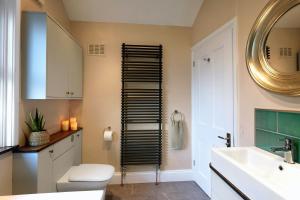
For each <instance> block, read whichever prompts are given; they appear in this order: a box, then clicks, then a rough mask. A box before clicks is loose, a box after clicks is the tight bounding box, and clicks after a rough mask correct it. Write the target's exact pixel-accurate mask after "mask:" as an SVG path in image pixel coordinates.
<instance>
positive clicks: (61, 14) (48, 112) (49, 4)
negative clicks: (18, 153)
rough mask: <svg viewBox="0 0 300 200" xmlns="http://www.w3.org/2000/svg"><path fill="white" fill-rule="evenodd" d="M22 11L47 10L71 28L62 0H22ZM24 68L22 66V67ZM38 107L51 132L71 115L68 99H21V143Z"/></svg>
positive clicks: (64, 25) (63, 24)
mask: <svg viewBox="0 0 300 200" xmlns="http://www.w3.org/2000/svg"><path fill="white" fill-rule="evenodd" d="M21 10H22V11H38V12H47V13H48V14H49V15H50V16H52V17H54V18H55V19H56V20H57V21H58V22H59V23H60V24H61V25H62V26H63V27H64V28H65V29H67V30H70V21H69V19H68V17H67V14H66V12H65V8H64V5H63V3H62V1H61V0H46V1H45V5H44V6H42V7H41V6H40V5H38V4H37V3H36V1H35V0H22V1H21ZM21 70H22V67H21ZM35 108H38V109H39V110H40V112H42V113H43V114H44V116H45V118H46V129H47V130H48V131H49V132H50V133H53V132H57V131H58V130H59V129H60V121H61V120H62V119H65V118H68V117H69V101H67V100H34V101H32V100H23V99H20V128H21V130H20V137H19V143H20V145H23V144H24V143H25V137H24V134H25V133H26V132H27V128H26V126H25V124H24V121H25V119H26V116H27V114H28V113H29V112H32V111H35Z"/></svg>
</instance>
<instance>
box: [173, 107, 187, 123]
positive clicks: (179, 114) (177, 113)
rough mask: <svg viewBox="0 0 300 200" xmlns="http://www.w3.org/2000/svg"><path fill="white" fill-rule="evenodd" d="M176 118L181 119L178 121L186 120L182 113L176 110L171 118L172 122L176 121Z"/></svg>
mask: <svg viewBox="0 0 300 200" xmlns="http://www.w3.org/2000/svg"><path fill="white" fill-rule="evenodd" d="M176 116H178V117H179V120H178V121H183V119H184V117H183V114H182V113H181V112H179V111H178V110H174V112H173V113H172V114H171V117H170V119H171V121H172V122H174V121H176V120H175V117H176Z"/></svg>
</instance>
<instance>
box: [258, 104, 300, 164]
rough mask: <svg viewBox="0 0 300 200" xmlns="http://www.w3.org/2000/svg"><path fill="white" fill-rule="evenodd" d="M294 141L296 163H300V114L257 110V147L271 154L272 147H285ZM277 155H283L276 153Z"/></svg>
mask: <svg viewBox="0 0 300 200" xmlns="http://www.w3.org/2000/svg"><path fill="white" fill-rule="evenodd" d="M285 138H289V139H291V140H292V144H293V152H294V159H295V162H298V163H299V162H300V148H299V147H300V112H287V111H276V110H264V109H257V110H256V111H255V146H257V147H259V148H261V149H264V150H267V151H269V152H271V153H274V152H272V151H271V147H283V146H284V139H285ZM275 154H279V155H280V154H282V152H276V153H275Z"/></svg>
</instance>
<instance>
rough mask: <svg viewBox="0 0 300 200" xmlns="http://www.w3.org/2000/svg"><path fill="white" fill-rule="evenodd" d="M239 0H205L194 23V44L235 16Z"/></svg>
mask: <svg viewBox="0 0 300 200" xmlns="http://www.w3.org/2000/svg"><path fill="white" fill-rule="evenodd" d="M237 1H238V0H222V1H220V0H204V2H203V4H202V6H201V8H200V10H199V12H198V16H197V18H196V19H195V22H194V25H193V32H192V42H193V44H196V43H197V42H199V41H201V40H202V39H204V38H205V37H206V36H208V35H209V34H210V33H212V32H213V31H215V30H216V29H218V28H219V27H220V26H222V25H223V24H225V23H226V22H228V21H229V20H231V19H232V18H233V17H235V15H236V6H237V4H236V2H237Z"/></svg>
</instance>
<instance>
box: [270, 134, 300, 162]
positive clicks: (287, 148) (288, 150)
mask: <svg viewBox="0 0 300 200" xmlns="http://www.w3.org/2000/svg"><path fill="white" fill-rule="evenodd" d="M271 150H272V151H273V152H279V151H282V152H283V153H284V156H283V158H284V162H286V163H289V164H295V162H294V152H293V144H292V140H291V139H288V138H285V139H284V146H283V147H271Z"/></svg>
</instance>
